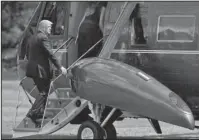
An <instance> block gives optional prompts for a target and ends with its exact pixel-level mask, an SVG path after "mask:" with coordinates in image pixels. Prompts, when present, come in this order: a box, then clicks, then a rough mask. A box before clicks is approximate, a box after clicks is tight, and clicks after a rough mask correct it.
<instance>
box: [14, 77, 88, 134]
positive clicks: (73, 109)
mask: <svg viewBox="0 0 199 140" xmlns="http://www.w3.org/2000/svg"><path fill="white" fill-rule="evenodd" d="M64 79H66V77H65V76H63V75H59V76H58V77H57V78H56V79H55V80H54V81H53V82H51V86H50V90H49V95H48V98H47V102H46V107H45V110H44V115H43V118H41V119H38V120H37V121H36V123H35V122H33V121H32V120H31V119H30V118H27V117H25V118H23V120H22V121H21V122H20V123H19V124H18V125H17V126H16V127H14V128H13V138H18V137H25V136H32V135H44V134H51V133H53V132H55V131H57V130H59V129H61V128H62V127H64V126H65V125H67V124H68V123H70V121H71V120H72V119H74V118H75V117H76V116H77V115H78V114H79V113H80V112H81V111H82V110H83V109H84V108H85V107H86V106H87V105H88V101H87V100H84V99H81V98H79V97H77V96H75V95H74V94H73V93H72V92H71V89H70V88H67V87H66V82H65V83H62V82H63V80H64ZM56 81H57V82H61V84H62V85H61V84H60V83H56ZM21 83H22V84H21V86H23V82H21ZM25 83H26V82H25V81H24V84H25ZM64 84H65V85H64ZM60 85H61V86H60ZM23 89H25V88H24V87H23ZM34 90H36V89H35V88H33V90H32V92H33V91H34ZM26 95H27V96H29V94H26ZM28 99H29V100H30V98H29V97H28ZM37 123H40V124H41V125H40V126H39V127H38V125H37Z"/></svg>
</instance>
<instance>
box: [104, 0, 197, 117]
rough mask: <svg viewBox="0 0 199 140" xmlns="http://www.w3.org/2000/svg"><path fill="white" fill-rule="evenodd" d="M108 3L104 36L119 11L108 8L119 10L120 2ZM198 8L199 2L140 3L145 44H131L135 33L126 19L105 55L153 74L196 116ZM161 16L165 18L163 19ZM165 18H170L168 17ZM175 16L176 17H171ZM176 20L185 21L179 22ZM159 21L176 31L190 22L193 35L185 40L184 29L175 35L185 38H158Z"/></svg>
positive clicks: (187, 33) (187, 32)
mask: <svg viewBox="0 0 199 140" xmlns="http://www.w3.org/2000/svg"><path fill="white" fill-rule="evenodd" d="M109 4H110V5H108V6H107V10H106V15H105V29H104V33H105V35H108V34H109V33H110V31H111V29H112V26H113V25H114V23H115V21H116V19H117V18H116V17H117V16H114V15H119V12H118V11H117V10H115V9H113V8H112V7H117V8H116V9H120V7H121V6H122V2H109ZM198 9H199V2H144V3H141V4H140V11H141V20H142V26H143V30H144V36H145V38H146V43H140V44H136V43H134V40H133V39H134V38H133V39H132V36H133V37H134V36H135V33H134V32H135V31H132V28H133V25H131V24H130V23H128V22H127V23H126V25H125V27H124V29H123V31H122V32H121V36H120V38H119V40H118V42H117V44H116V47H115V48H114V49H113V50H111V53H110V54H109V57H108V58H112V59H116V60H119V61H122V62H124V63H126V64H129V65H131V66H134V67H136V68H138V69H140V70H142V71H144V72H146V73H147V74H149V75H151V76H153V77H154V78H156V79H157V80H158V81H159V82H161V83H162V84H164V85H165V86H167V87H168V88H169V89H171V90H172V91H174V92H175V93H177V94H178V95H180V97H182V98H183V100H185V101H186V103H188V105H189V106H190V108H191V110H192V111H193V113H194V115H197V116H198V115H199V74H198V71H199V43H198V41H199V40H198V39H199V37H198V31H199V30H198V29H199V26H198V25H199V11H198ZM113 11H114V12H113ZM161 18H162V19H161ZM163 18H165V21H164V19H163ZM168 18H171V19H170V20H169V19H168ZM175 18H176V19H177V20H173V19H175ZM178 18H179V19H178ZM183 18H184V19H183ZM166 20H168V21H166ZM172 20H173V22H172ZM184 20H185V21H184ZM161 21H162V23H161ZM163 21H164V22H165V23H164V22H163ZM179 22H187V23H185V24H184V25H182V24H180V23H179ZM189 22H190V24H189ZM169 23H171V25H170V24H169ZM161 24H165V26H168V28H169V27H171V29H172V28H174V27H175V28H176V29H175V28H174V29H173V30H174V31H175V30H179V31H180V29H178V26H179V28H183V27H184V28H185V29H186V27H185V26H186V25H190V28H192V34H193V37H191V39H190V40H189V38H188V37H187V36H189V34H191V33H190V31H189V30H187V31H185V32H184V34H178V35H176V36H179V38H185V39H187V38H188V40H183V39H180V40H175V39H173V40H169V39H166V40H159V39H158V35H157V34H158V30H159V29H160V25H161ZM172 24H174V25H172ZM161 26H163V25H161ZM188 28H189V27H188ZM174 33H177V31H176V32H174ZM174 33H173V34H174ZM174 35H175V34H174ZM170 36H171V35H170ZM122 45H123V46H126V48H122Z"/></svg>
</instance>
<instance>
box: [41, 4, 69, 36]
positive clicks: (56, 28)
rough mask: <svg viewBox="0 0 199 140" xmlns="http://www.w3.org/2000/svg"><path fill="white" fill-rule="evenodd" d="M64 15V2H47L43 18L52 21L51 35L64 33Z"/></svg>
mask: <svg viewBox="0 0 199 140" xmlns="http://www.w3.org/2000/svg"><path fill="white" fill-rule="evenodd" d="M64 17H65V3H64V2H47V3H46V7H45V10H44V14H43V18H42V19H47V20H50V21H51V22H52V23H53V26H52V35H63V34H64Z"/></svg>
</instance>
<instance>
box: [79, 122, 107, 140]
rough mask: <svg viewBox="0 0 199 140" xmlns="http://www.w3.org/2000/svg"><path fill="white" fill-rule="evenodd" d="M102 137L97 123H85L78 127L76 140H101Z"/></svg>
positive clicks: (102, 133)
mask: <svg viewBox="0 0 199 140" xmlns="http://www.w3.org/2000/svg"><path fill="white" fill-rule="evenodd" d="M103 136H104V132H103V129H102V128H101V127H100V125H99V124H98V123H96V122H94V121H86V122H83V123H82V124H81V126H80V127H79V130H78V134H77V139H103Z"/></svg>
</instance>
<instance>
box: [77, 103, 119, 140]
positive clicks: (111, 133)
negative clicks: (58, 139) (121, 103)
mask: <svg viewBox="0 0 199 140" xmlns="http://www.w3.org/2000/svg"><path fill="white" fill-rule="evenodd" d="M89 109H91V113H92V114H93V115H94V116H93V118H94V121H93V120H92V121H91V120H87V121H86V122H84V123H82V125H81V126H80V128H79V130H78V135H77V138H78V139H117V132H116V129H115V127H114V125H113V123H114V121H115V120H116V119H117V118H118V117H119V116H121V114H122V112H121V111H120V110H118V109H116V108H111V107H110V108H108V109H107V108H105V110H104V111H105V112H104V113H102V112H103V109H102V107H101V105H100V104H90V105H89ZM102 114H103V117H102Z"/></svg>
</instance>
